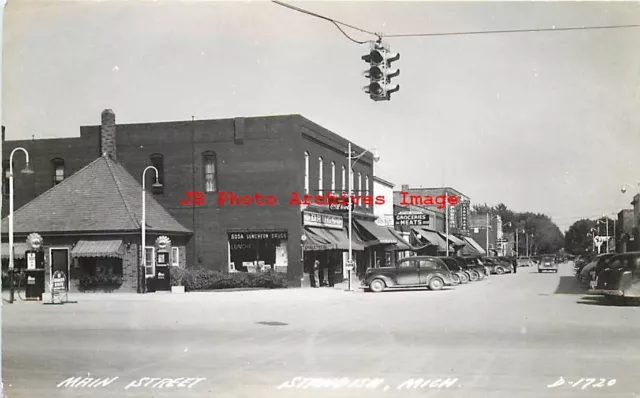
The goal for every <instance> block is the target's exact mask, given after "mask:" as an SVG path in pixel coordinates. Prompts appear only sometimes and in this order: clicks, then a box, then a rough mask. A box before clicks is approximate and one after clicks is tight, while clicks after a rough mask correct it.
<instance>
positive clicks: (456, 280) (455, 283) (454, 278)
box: [451, 274, 460, 286]
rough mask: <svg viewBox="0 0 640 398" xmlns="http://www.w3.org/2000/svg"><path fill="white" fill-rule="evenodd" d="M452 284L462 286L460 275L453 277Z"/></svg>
mask: <svg viewBox="0 0 640 398" xmlns="http://www.w3.org/2000/svg"><path fill="white" fill-rule="evenodd" d="M451 284H452V285H454V286H455V285H459V284H460V277H459V276H458V275H455V274H453V275H451Z"/></svg>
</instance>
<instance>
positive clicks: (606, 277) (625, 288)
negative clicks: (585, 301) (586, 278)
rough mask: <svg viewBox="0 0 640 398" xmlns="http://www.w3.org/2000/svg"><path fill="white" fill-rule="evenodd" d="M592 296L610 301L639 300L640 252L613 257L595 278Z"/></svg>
mask: <svg viewBox="0 0 640 398" xmlns="http://www.w3.org/2000/svg"><path fill="white" fill-rule="evenodd" d="M596 278H597V279H596V288H595V289H594V290H593V291H592V293H594V294H602V295H604V296H605V297H607V298H609V299H611V300H621V301H624V302H636V303H638V301H639V299H640V252H629V253H623V254H618V255H616V256H614V257H613V258H612V259H611V261H610V264H609V266H608V267H607V268H606V269H604V270H603V271H602V272H600V274H599V275H598V276H597V277H596Z"/></svg>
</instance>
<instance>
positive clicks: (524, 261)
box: [517, 256, 534, 267]
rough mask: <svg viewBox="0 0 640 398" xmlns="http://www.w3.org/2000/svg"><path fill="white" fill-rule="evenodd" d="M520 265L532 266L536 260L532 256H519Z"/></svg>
mask: <svg viewBox="0 0 640 398" xmlns="http://www.w3.org/2000/svg"><path fill="white" fill-rule="evenodd" d="M517 261H518V267H531V266H533V264H534V262H533V260H532V259H531V257H525V256H523V257H518V260H517Z"/></svg>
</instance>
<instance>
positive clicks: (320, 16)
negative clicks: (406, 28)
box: [272, 0, 380, 44]
mask: <svg viewBox="0 0 640 398" xmlns="http://www.w3.org/2000/svg"><path fill="white" fill-rule="evenodd" d="M272 2H273V3H275V4H277V5H280V6H283V7H286V8H290V9H292V10H294V11H298V12H301V13H303V14H307V15H311V16H313V17H316V18H320V19H323V20H325V21H329V22H331V23H332V24H334V25H335V26H336V28H338V30H340V32H342V34H343V35H345V37H346V38H347V39H349V40H351V41H352V42H354V43H358V44H365V43H368V42H367V41H358V40H355V39H354V38H352V37H351V36H349V35H348V34H347V33H346V32H345V31H344V30H343V29H342V28H341V27H340V25H342V26H346V27H348V28H351V29H354V30H358V31H360V32H363V33H367V34H370V35H374V36H377V37H378V38H380V35H379V34H377V33H374V32H370V31H368V30H365V29H362V28H358V27H357V26H353V25H349V24H347V23H344V22H340V21H336V20H335V19H333V18H329V17H325V16H324V15H320V14H316V13H315V12H311V11H307V10H304V9H302V8H300V7H296V6H292V5H290V4H286V3H283V2H281V1H276V0H272Z"/></svg>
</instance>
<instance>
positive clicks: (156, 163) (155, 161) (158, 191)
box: [147, 153, 164, 195]
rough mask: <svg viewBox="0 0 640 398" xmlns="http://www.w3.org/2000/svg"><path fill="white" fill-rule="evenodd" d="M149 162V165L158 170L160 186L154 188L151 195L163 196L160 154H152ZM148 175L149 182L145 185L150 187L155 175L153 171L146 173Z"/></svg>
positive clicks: (162, 165) (162, 170)
mask: <svg viewBox="0 0 640 398" xmlns="http://www.w3.org/2000/svg"><path fill="white" fill-rule="evenodd" d="M149 160H151V165H152V166H153V167H155V168H156V169H157V170H158V182H159V183H160V184H162V187H161V188H154V189H153V193H154V194H155V195H162V194H164V157H163V156H162V154H160V153H154V154H153V155H151V156H149ZM148 173H149V175H150V180H149V181H147V183H150V185H148V186H151V185H153V184H154V183H155V182H156V173H155V172H154V171H153V170H149V171H148Z"/></svg>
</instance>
